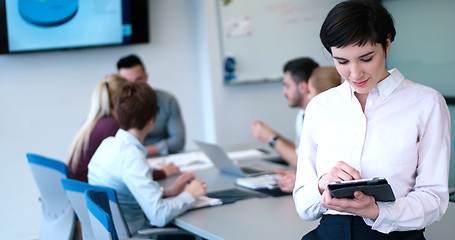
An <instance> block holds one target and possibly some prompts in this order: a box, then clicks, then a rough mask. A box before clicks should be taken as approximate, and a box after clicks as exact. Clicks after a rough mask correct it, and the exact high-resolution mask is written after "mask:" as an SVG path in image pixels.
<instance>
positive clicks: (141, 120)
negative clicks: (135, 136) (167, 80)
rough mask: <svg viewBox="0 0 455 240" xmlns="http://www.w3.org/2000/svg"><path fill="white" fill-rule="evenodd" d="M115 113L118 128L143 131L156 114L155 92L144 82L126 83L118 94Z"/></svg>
mask: <svg viewBox="0 0 455 240" xmlns="http://www.w3.org/2000/svg"><path fill="white" fill-rule="evenodd" d="M115 112H116V115H117V121H118V123H119V125H120V128H122V129H124V130H128V129H132V128H137V129H143V128H144V127H145V125H146V124H147V122H148V121H150V120H151V119H154V118H155V117H156V114H157V113H158V105H157V101H156V94H155V91H153V89H152V88H151V87H150V86H149V85H148V84H147V83H145V82H128V83H127V84H126V85H125V86H123V88H122V89H121V90H120V91H119V92H118V95H117V102H116V104H115Z"/></svg>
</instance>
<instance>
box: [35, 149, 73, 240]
mask: <svg viewBox="0 0 455 240" xmlns="http://www.w3.org/2000/svg"><path fill="white" fill-rule="evenodd" d="M26 156H27V160H28V163H29V166H30V169H31V171H32V173H33V177H34V178H35V182H36V184H37V185H38V189H39V191H40V195H41V197H40V200H41V210H42V221H41V230H40V239H69V238H72V235H73V233H74V229H75V228H74V226H75V215H74V211H73V208H72V206H71V203H70V201H69V200H68V197H67V196H66V193H65V190H64V189H63V187H62V184H61V183H60V179H62V178H67V175H68V169H67V167H66V164H65V163H63V162H61V161H58V160H55V159H50V158H47V157H43V156H40V155H37V154H32V153H27V154H26Z"/></svg>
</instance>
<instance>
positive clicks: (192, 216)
mask: <svg viewBox="0 0 455 240" xmlns="http://www.w3.org/2000/svg"><path fill="white" fill-rule="evenodd" d="M266 164H271V165H272V166H273V165H274V163H266ZM275 165H277V164H275ZM194 173H195V174H196V177H197V178H201V179H203V180H204V181H205V182H206V183H207V192H208V193H210V192H216V191H220V190H226V189H232V188H239V189H242V190H245V188H242V187H240V186H237V185H236V184H235V180H236V178H237V177H236V176H233V175H230V174H225V173H222V172H221V171H219V170H218V169H217V168H215V167H212V168H209V169H204V170H196V171H194ZM175 178H176V177H170V178H167V179H164V180H161V181H160V184H161V185H163V186H168V185H170V184H171V183H172V182H173V181H174V180H175ZM451 200H452V201H454V200H455V199H454V198H453V197H452V199H451ZM454 222H455V202H450V203H449V207H448V210H447V212H446V214H445V215H444V216H443V218H442V219H441V221H439V222H436V223H433V224H431V225H430V226H428V227H427V228H426V231H425V237H426V238H427V239H432V240H443V239H452V238H453V236H455V228H454V227H453V223H454ZM173 223H174V224H175V225H176V226H178V227H180V228H182V229H185V230H187V231H189V232H192V233H194V234H196V235H198V236H200V237H202V238H205V239H300V238H301V237H302V236H303V235H304V234H306V233H307V232H309V231H311V230H313V229H314V228H316V227H317V225H318V224H319V220H316V221H304V220H302V219H300V217H299V216H298V214H297V212H296V210H295V207H294V200H293V198H292V196H291V195H285V196H280V197H271V196H270V197H265V198H250V199H245V200H239V201H236V202H234V203H229V204H224V205H218V206H212V207H206V208H201V209H195V210H190V211H188V212H186V213H184V214H182V215H180V216H178V217H177V218H176V219H175V220H174V221H173Z"/></svg>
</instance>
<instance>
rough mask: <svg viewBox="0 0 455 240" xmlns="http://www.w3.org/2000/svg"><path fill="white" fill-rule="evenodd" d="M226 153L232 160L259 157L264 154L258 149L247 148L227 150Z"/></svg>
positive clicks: (264, 154)
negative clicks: (233, 150)
mask: <svg viewBox="0 0 455 240" xmlns="http://www.w3.org/2000/svg"><path fill="white" fill-rule="evenodd" d="M227 155H228V156H229V158H231V159H234V160H239V159H243V158H259V157H263V156H266V153H265V152H263V151H260V150H258V149H248V150H242V151H235V152H228V153H227Z"/></svg>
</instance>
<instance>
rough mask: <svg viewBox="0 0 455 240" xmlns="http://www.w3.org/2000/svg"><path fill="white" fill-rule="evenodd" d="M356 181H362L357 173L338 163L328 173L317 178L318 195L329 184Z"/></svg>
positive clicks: (344, 164) (353, 169)
mask: <svg viewBox="0 0 455 240" xmlns="http://www.w3.org/2000/svg"><path fill="white" fill-rule="evenodd" d="M357 179H362V177H361V176H360V173H359V171H357V170H356V169H355V168H353V167H351V166H349V165H348V164H347V163H345V162H343V161H339V162H337V163H336V164H335V166H334V167H333V168H332V169H331V170H330V171H329V172H327V173H325V174H324V175H322V177H320V178H319V182H318V187H319V193H320V194H322V193H323V192H324V191H325V190H327V186H328V185H329V183H331V182H335V181H346V180H357Z"/></svg>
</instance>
